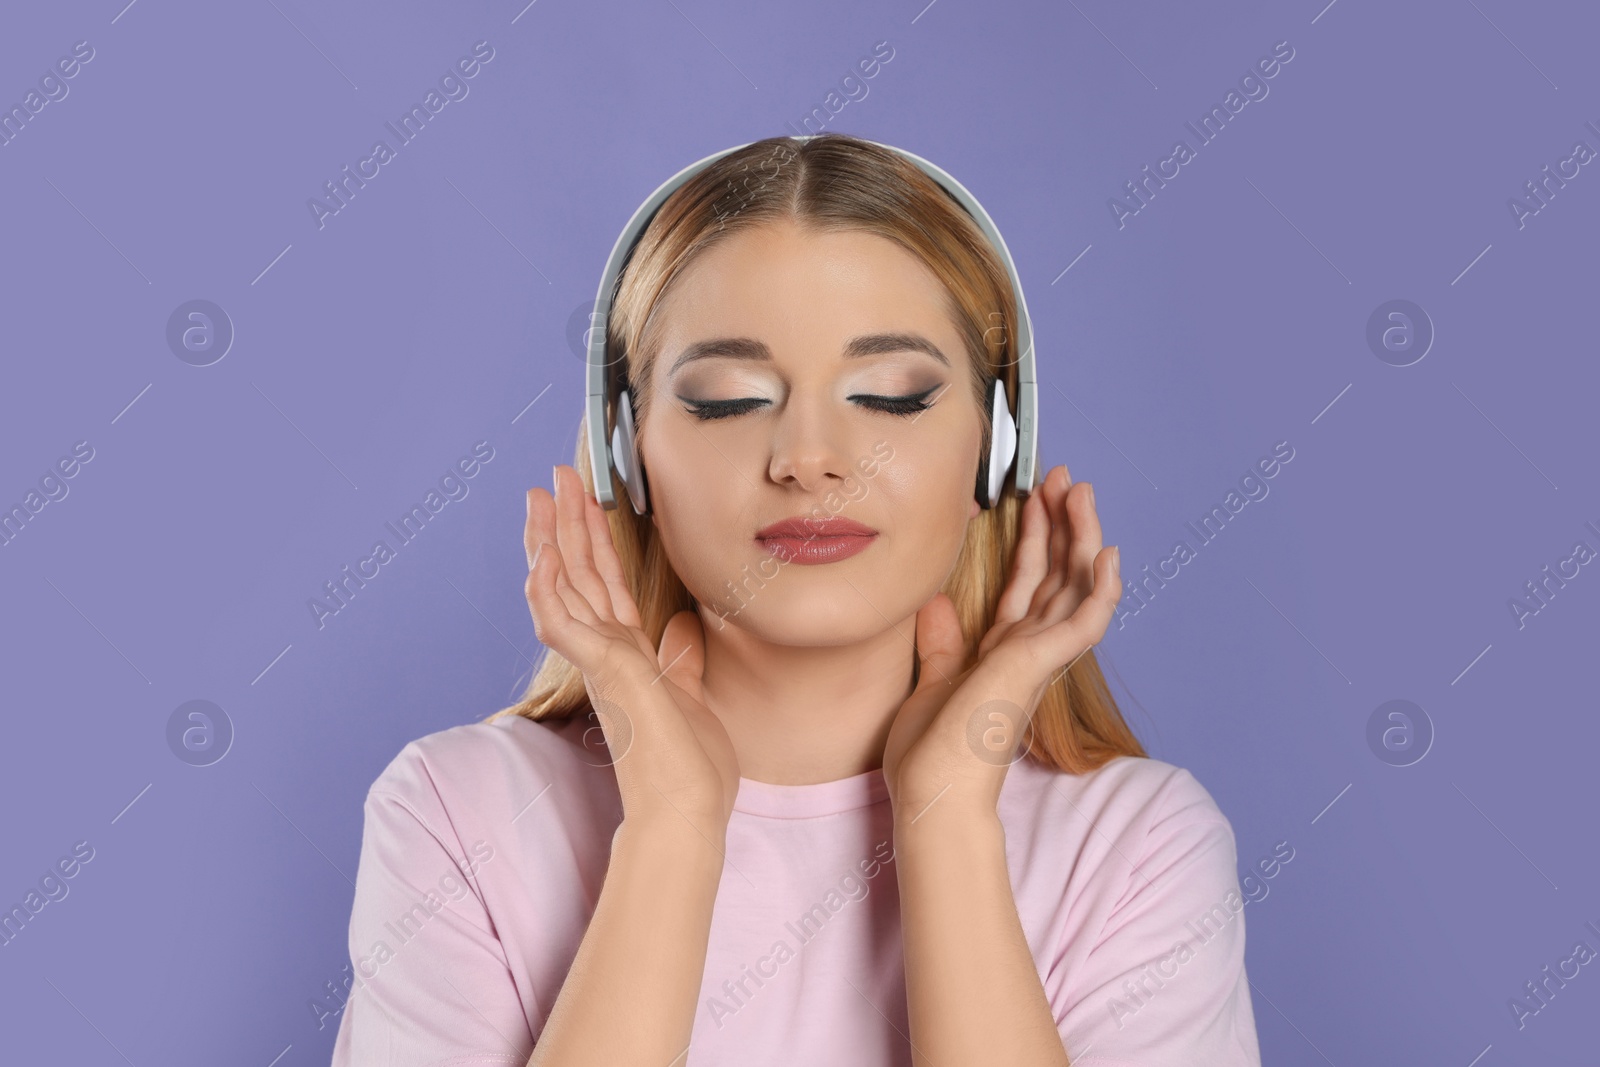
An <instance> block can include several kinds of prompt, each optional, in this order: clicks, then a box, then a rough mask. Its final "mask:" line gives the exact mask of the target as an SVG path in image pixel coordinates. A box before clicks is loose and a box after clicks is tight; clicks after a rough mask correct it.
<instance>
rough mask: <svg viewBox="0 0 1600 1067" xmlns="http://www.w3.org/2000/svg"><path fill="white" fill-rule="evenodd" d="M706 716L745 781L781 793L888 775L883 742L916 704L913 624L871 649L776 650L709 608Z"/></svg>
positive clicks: (885, 635) (705, 621) (705, 618)
mask: <svg viewBox="0 0 1600 1067" xmlns="http://www.w3.org/2000/svg"><path fill="white" fill-rule="evenodd" d="M700 617H701V622H702V625H703V627H704V630H705V672H704V674H703V676H702V677H703V679H704V693H705V702H706V706H707V707H708V708H710V709H711V711H712V712H713V713H715V714H716V716H717V718H718V719H719V720H721V722H722V725H723V727H724V729H726V730H727V731H728V737H729V739H730V740H731V741H732V742H733V750H734V753H735V754H736V755H737V756H738V759H739V774H740V776H741V777H744V778H749V779H752V780H754V781H758V782H771V783H773V784H776V785H810V784H812V783H816V782H831V781H835V780H837V779H840V778H849V777H851V776H853V775H857V774H861V773H863V772H866V771H870V770H873V769H875V768H878V767H881V766H882V765H883V746H884V741H885V740H886V739H887V737H888V735H889V727H890V725H891V724H892V723H893V722H894V716H895V713H896V712H897V711H899V709H900V705H901V704H902V703H903V702H904V701H905V699H906V698H907V697H908V696H910V695H911V672H912V667H913V666H914V664H915V662H916V650H915V648H914V646H913V644H912V641H913V639H914V637H915V634H916V619H915V617H914V616H913V617H912V618H910V619H906V620H904V621H902V622H901V623H899V624H898V625H896V626H894V627H891V628H889V629H887V630H885V631H883V632H882V633H880V634H877V635H875V636H873V637H871V638H868V639H867V640H865V641H860V642H856V643H852V644H843V645H805V646H797V645H779V644H773V643H772V642H769V641H766V640H764V639H763V638H761V637H760V636H759V635H757V634H754V633H751V632H750V631H748V630H744V629H741V628H740V627H738V626H735V625H733V624H732V623H730V622H728V621H726V620H725V619H719V618H718V616H717V614H716V613H715V612H714V611H712V610H709V609H708V608H706V607H704V606H702V607H701V608H700Z"/></svg>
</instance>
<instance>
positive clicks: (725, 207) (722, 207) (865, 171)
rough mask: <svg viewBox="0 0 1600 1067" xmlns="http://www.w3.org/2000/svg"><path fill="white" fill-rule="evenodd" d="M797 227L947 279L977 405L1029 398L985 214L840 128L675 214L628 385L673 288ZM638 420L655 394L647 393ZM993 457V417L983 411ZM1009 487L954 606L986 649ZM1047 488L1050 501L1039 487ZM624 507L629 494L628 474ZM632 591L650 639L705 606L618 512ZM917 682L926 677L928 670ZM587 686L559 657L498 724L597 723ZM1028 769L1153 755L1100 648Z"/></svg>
mask: <svg viewBox="0 0 1600 1067" xmlns="http://www.w3.org/2000/svg"><path fill="white" fill-rule="evenodd" d="M780 220H793V221H795V222H798V223H800V224H802V225H805V226H808V227H810V228H812V229H815V230H819V231H820V230H834V231H837V230H855V231H866V232H868V233H874V234H877V235H879V236H882V237H885V238H887V239H889V240H891V241H894V242H896V243H897V244H899V245H901V246H902V247H904V248H906V249H907V250H908V251H910V252H911V253H912V254H913V255H915V256H917V257H918V258H919V259H921V260H922V261H923V262H924V263H926V264H927V265H928V267H929V268H930V269H931V270H932V271H933V272H934V274H935V275H936V276H937V277H938V278H939V279H940V281H941V282H942V283H943V285H944V288H945V290H946V293H947V295H948V298H949V301H948V309H949V312H950V315H951V318H952V319H953V320H954V321H955V323H956V325H957V328H958V330H959V331H960V333H961V335H962V340H963V342H964V343H965V346H966V348H967V351H968V352H969V353H970V354H971V357H972V358H971V360H970V361H969V363H970V365H971V367H972V374H971V376H970V383H971V388H972V390H973V396H974V402H975V403H977V405H978V406H979V408H980V409H982V408H983V406H984V404H983V401H984V396H985V389H986V383H987V376H989V375H998V376H999V377H1000V378H1001V380H1002V381H1004V382H1005V383H1006V388H1007V390H1008V393H1009V395H1010V396H1012V397H1015V396H1016V395H1017V384H1016V372H1017V368H1016V355H1015V354H1014V352H1013V349H1012V335H1011V331H1010V330H1009V329H1006V328H1005V325H1004V324H1006V323H1009V322H1012V321H1013V320H1014V316H1015V314H1016V311H1015V300H1014V298H1013V295H1012V292H1011V286H1010V282H1009V279H1008V277H1007V274H1006V270H1005V266H1004V264H1003V263H1002V261H1001V259H1000V257H999V255H998V253H997V252H996V251H995V249H994V247H993V246H992V245H991V244H990V243H989V241H988V239H987V238H986V237H985V236H984V235H983V232H982V231H981V230H980V229H979V228H978V226H977V224H976V223H975V222H974V221H973V219H972V217H971V216H970V215H968V214H967V212H966V211H965V210H964V209H963V208H962V207H961V206H960V205H959V204H958V203H957V202H956V201H955V200H954V199H953V198H952V197H951V196H950V195H949V194H948V193H946V192H945V190H944V189H943V188H942V187H940V186H939V185H938V183H937V182H935V181H934V180H933V179H932V178H930V177H929V176H928V175H926V174H925V173H923V171H922V170H921V169H920V168H919V167H917V166H916V165H915V164H913V163H912V162H910V161H909V160H906V159H904V158H902V157H901V156H899V155H898V154H896V153H894V152H891V151H889V150H888V149H886V148H883V147H881V146H879V145H875V144H873V143H871V142H869V141H863V140H860V139H858V138H855V137H851V136H849V135H847V134H842V133H835V132H828V133H823V134H820V135H818V136H816V137H814V138H811V139H810V140H807V141H804V142H796V141H794V140H791V139H790V138H788V137H770V138H767V139H765V140H761V141H756V142H755V143H754V144H750V145H746V146H745V147H744V148H742V149H740V150H738V151H736V152H732V153H729V154H728V155H726V156H724V157H723V158H721V159H719V160H717V161H716V162H715V163H713V164H711V165H710V166H708V167H706V168H705V169H704V170H702V171H700V172H699V173H698V174H696V175H695V176H694V177H693V178H691V179H690V180H689V181H688V182H686V183H685V184H684V185H683V186H682V187H681V188H679V189H678V190H676V191H675V192H674V193H673V194H672V195H671V196H670V197H668V198H667V200H666V201H665V202H664V203H663V204H662V205H661V208H660V210H659V211H658V212H657V213H656V216H655V218H654V219H652V221H651V222H650V225H649V226H648V227H647V228H646V230H645V232H644V234H643V235H642V237H641V238H640V240H639V243H638V245H637V246H636V248H635V249H634V251H633V254H632V256H631V257H630V259H629V261H628V264H627V266H626V268H625V269H624V271H623V272H622V275H621V277H620V278H619V279H618V283H617V290H616V295H615V299H614V302H613V305H612V313H611V316H610V320H609V322H608V324H607V343H608V346H609V353H610V358H612V359H619V358H620V359H621V360H622V367H623V368H625V371H626V377H627V380H628V381H630V382H633V383H648V382H649V381H650V380H651V370H652V366H653V363H654V360H655V356H656V351H655V347H654V346H653V344H652V341H653V339H654V333H655V331H653V330H652V329H651V327H652V326H653V325H654V321H653V319H652V313H653V311H654V310H655V308H656V307H657V305H658V304H659V303H660V302H661V300H662V297H663V295H664V294H665V293H666V290H667V288H668V286H669V285H670V284H671V283H672V280H673V279H674V278H675V277H677V275H678V274H679V273H680V272H681V271H682V270H683V269H684V268H685V267H686V266H687V265H688V264H689V263H690V262H691V261H692V260H693V259H694V258H695V256H696V255H698V254H699V253H700V252H702V251H704V250H705V249H707V248H709V247H711V246H712V245H713V244H715V243H717V242H720V241H722V240H725V239H727V238H728V237H729V236H731V235H733V234H735V233H738V232H740V231H742V230H746V229H749V228H752V227H756V226H760V225H762V224H767V223H772V222H776V221H780ZM632 397H633V403H634V413H635V419H636V422H638V421H642V419H643V418H644V417H645V409H646V408H647V407H648V404H649V391H648V390H647V389H643V388H635V389H634V390H633V391H632ZM983 418H984V423H985V440H984V445H983V448H984V452H985V454H987V451H988V447H989V446H988V438H987V435H988V432H989V421H990V413H989V412H988V411H987V410H984V411H983ZM585 428H586V427H582V426H580V430H579V434H578V442H577V446H576V448H575V449H574V451H573V466H574V467H576V468H577V470H578V473H579V474H580V475H581V476H582V478H583V482H584V485H585V487H586V488H587V489H588V491H589V492H590V493H593V492H594V472H593V471H592V470H591V469H590V465H589V450H588V448H587V447H586V445H585V441H586V436H585V433H584V429H585ZM1013 487H1014V475H1007V477H1006V480H1005V486H1004V489H1003V492H1002V497H1001V500H1000V502H999V503H998V504H997V505H995V506H994V507H992V508H989V509H987V510H983V511H980V512H979V514H978V515H977V516H976V517H975V518H973V519H972V520H971V521H970V522H969V523H968V524H967V532H966V539H965V541H964V542H963V544H962V546H961V553H960V555H959V557H958V558H957V561H956V565H955V568H954V570H953V571H952V572H951V574H950V578H949V580H948V581H947V582H946V583H945V585H944V588H943V592H944V593H945V594H946V595H947V596H949V597H950V600H951V601H952V602H953V603H954V605H955V610H956V615H957V617H958V618H959V619H960V621H961V629H962V632H963V633H964V634H965V635H966V637H967V639H968V640H969V641H970V642H971V643H972V644H974V645H976V643H977V641H978V640H979V639H980V638H981V637H982V636H983V634H984V633H985V632H987V630H988V628H989V627H990V626H991V625H992V624H993V622H994V613H995V609H996V605H997V603H998V601H999V599H1000V595H1001V592H1002V591H1003V590H1004V588H1005V583H1006V579H1007V577H1008V575H1009V574H1010V570H1011V561H1012V555H1013V553H1014V551H1015V549H1016V544H1017V539H1018V536H1019V534H1020V532H1021V519H1022V504H1023V501H1022V499H1020V498H1018V497H1017V496H1016V494H1015V492H1014V491H1013ZM1036 491H1037V490H1036ZM613 492H614V493H615V494H616V497H617V499H618V500H625V498H626V496H627V493H626V490H625V489H624V487H623V486H622V485H621V483H620V481H617V480H616V479H615V478H613ZM606 518H607V521H608V523H609V524H610V527H611V539H612V542H613V544H614V545H615V546H616V551H617V557H618V559H619V560H620V561H621V564H622V570H623V573H624V574H625V575H626V576H627V580H628V588H629V589H630V591H631V592H632V593H633V597H634V601H635V603H636V604H637V605H638V608H639V618H640V621H641V623H642V625H643V629H644V632H645V633H646V634H648V635H649V637H650V640H651V643H652V644H656V645H659V643H660V641H661V635H662V632H663V630H664V629H665V627H666V624H667V620H668V619H670V618H671V617H672V616H673V615H675V614H677V613H678V612H680V611H685V610H689V611H693V610H695V609H696V603H695V599H694V597H693V596H691V595H690V593H689V591H688V590H687V589H686V588H685V587H684V585H683V583H682V581H681V580H680V579H679V577H678V575H677V573H676V572H675V571H674V570H673V569H672V563H671V561H670V560H668V559H667V555H666V552H665V550H664V549H663V547H662V544H661V540H660V538H658V537H657V536H656V533H655V527H654V525H653V524H652V523H651V521H650V518H649V516H648V515H636V514H634V512H633V509H632V508H631V507H630V506H628V505H626V504H624V505H623V506H620V507H617V508H615V509H613V510H610V511H607V512H606ZM913 663H914V666H913V673H912V684H913V685H915V684H916V673H917V668H916V666H915V661H913ZM588 711H589V699H588V695H587V693H586V691H585V689H584V684H583V676H582V675H581V674H580V673H579V671H578V669H577V668H576V667H574V666H573V665H572V664H571V663H570V662H568V661H567V660H566V659H565V658H564V657H562V656H561V655H560V654H559V653H557V652H555V651H553V650H551V649H549V648H546V649H545V650H544V653H543V656H542V658H541V659H540V661H539V662H538V664H537V666H536V668H535V671H534V674H533V677H532V679H531V680H530V681H529V683H528V687H527V689H526V691H525V692H524V693H523V695H522V698H521V699H520V700H519V701H518V702H517V703H515V704H512V705H510V706H508V707H505V708H502V709H500V710H499V711H497V712H495V713H494V714H493V715H490V716H489V717H488V718H487V719H486V720H485V721H487V722H493V721H495V720H497V719H499V718H501V717H503V716H507V715H523V716H526V717H527V718H530V719H534V720H544V719H564V718H567V717H569V716H571V715H572V714H573V713H574V712H582V713H585V714H586V713H587V712H588ZM1027 741H1028V744H1027V758H1031V759H1033V760H1035V761H1036V762H1038V763H1040V764H1042V765H1044V766H1047V767H1055V768H1058V769H1060V770H1063V771H1066V772H1068V773H1071V774H1082V773H1084V772H1086V771H1090V770H1093V769H1094V768H1096V767H1099V766H1100V765H1101V764H1103V763H1105V762H1106V761H1108V760H1111V759H1113V758H1115V757H1117V756H1144V755H1145V754H1146V753H1145V751H1144V748H1143V746H1141V745H1140V743H1139V740H1138V738H1136V737H1135V736H1134V734H1133V731H1132V730H1131V729H1129V727H1128V724H1127V723H1126V722H1125V721H1124V720H1123V717H1122V713H1121V711H1120V710H1118V708H1117V705H1116V701H1115V700H1114V699H1113V698H1112V696H1111V692H1110V690H1109V689H1108V688H1107V686H1106V681H1105V677H1104V675H1102V674H1101V672H1100V665H1099V663H1098V662H1097V661H1096V659H1095V655H1094V652H1093V650H1091V651H1089V652H1087V653H1085V654H1084V655H1083V656H1081V657H1079V658H1078V660H1077V662H1075V663H1074V664H1072V666H1071V667H1070V668H1069V669H1068V670H1066V671H1065V672H1063V673H1062V674H1060V675H1059V676H1058V677H1057V678H1056V679H1055V680H1054V681H1053V682H1051V683H1050V685H1049V686H1048V687H1047V688H1046V690H1045V693H1044V696H1043V698H1042V700H1041V702H1040V705H1039V708H1038V710H1037V711H1036V712H1035V714H1034V717H1033V720H1032V725H1031V729H1030V730H1029V736H1028V739H1027Z"/></svg>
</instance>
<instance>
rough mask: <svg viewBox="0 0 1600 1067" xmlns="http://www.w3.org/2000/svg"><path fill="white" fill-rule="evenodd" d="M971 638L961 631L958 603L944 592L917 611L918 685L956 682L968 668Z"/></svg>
mask: <svg viewBox="0 0 1600 1067" xmlns="http://www.w3.org/2000/svg"><path fill="white" fill-rule="evenodd" d="M967 657H968V648H967V640H966V637H965V635H963V634H962V632H961V620H960V619H959V618H957V617H956V606H955V604H954V603H952V602H951V600H950V598H949V597H948V596H946V595H945V594H944V593H938V594H935V596H934V598H933V599H932V600H930V601H928V602H927V603H926V604H924V605H923V606H922V609H921V610H920V611H918V612H917V658H918V661H919V667H918V674H917V688H918V689H921V688H923V687H924V686H929V685H935V684H937V685H951V684H954V682H955V681H956V678H957V676H958V675H960V674H961V672H962V671H963V670H964V669H965V668H966V665H967Z"/></svg>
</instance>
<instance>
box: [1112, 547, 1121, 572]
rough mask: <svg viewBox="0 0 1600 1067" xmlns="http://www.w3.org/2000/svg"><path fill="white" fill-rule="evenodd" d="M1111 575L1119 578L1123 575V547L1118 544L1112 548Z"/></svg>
mask: <svg viewBox="0 0 1600 1067" xmlns="http://www.w3.org/2000/svg"><path fill="white" fill-rule="evenodd" d="M1111 576H1112V577H1113V578H1118V579H1120V578H1121V577H1122V549H1121V548H1119V547H1116V546H1113V547H1112V549H1111Z"/></svg>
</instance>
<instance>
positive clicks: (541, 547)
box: [528, 541, 545, 570]
mask: <svg viewBox="0 0 1600 1067" xmlns="http://www.w3.org/2000/svg"><path fill="white" fill-rule="evenodd" d="M544 546H545V542H543V541H540V542H539V547H538V548H536V549H534V550H533V562H532V563H530V564H528V569H529V570H532V569H533V568H535V567H537V566H538V565H539V556H540V554H541V553H543V552H544Z"/></svg>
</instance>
